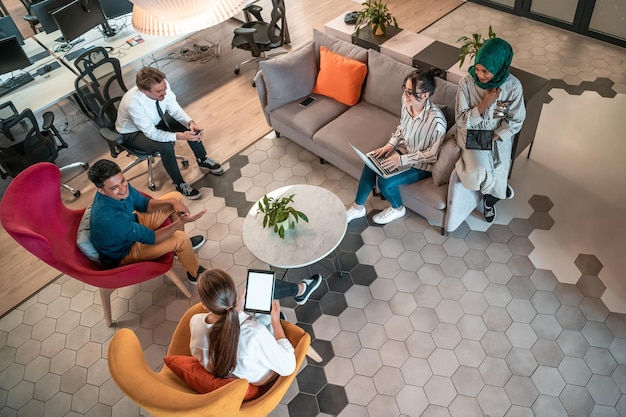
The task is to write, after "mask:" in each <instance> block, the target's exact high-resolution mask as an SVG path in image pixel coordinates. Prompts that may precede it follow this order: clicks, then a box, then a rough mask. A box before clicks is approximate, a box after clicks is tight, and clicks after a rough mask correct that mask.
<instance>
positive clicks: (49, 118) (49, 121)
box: [42, 111, 54, 130]
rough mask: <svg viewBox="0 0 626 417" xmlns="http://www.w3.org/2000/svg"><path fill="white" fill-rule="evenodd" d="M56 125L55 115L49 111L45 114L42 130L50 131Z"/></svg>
mask: <svg viewBox="0 0 626 417" xmlns="http://www.w3.org/2000/svg"><path fill="white" fill-rule="evenodd" d="M53 124H54V113H52V112H51V111H47V112H45V113H44V114H43V124H42V130H50V128H51V127H52V125H53Z"/></svg>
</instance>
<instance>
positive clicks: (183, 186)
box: [174, 182, 200, 200]
mask: <svg viewBox="0 0 626 417" xmlns="http://www.w3.org/2000/svg"><path fill="white" fill-rule="evenodd" d="M174 185H175V186H176V191H178V192H179V193H181V194H182V195H184V196H185V197H187V198H188V199H190V200H197V199H198V198H200V191H198V190H196V189H195V188H193V187H192V186H191V185H189V184H187V183H186V182H181V183H180V184H174Z"/></svg>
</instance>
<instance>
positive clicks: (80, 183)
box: [0, 0, 463, 316]
mask: <svg viewBox="0 0 626 417" xmlns="http://www.w3.org/2000/svg"><path fill="white" fill-rule="evenodd" d="M4 4H5V6H6V7H7V8H8V9H9V12H10V14H11V15H12V16H13V20H15V22H16V23H17V24H18V27H19V28H20V31H21V32H22V33H23V35H24V36H25V37H28V36H32V31H31V29H30V26H29V25H28V24H27V23H26V22H25V21H23V19H22V15H23V14H24V8H23V6H22V5H21V3H20V2H19V0H4ZM259 4H260V5H262V6H263V7H264V9H265V11H268V10H269V9H270V5H271V2H270V0H262V1H260V2H259ZM461 4H463V1H462V0H389V1H388V5H389V9H390V11H391V13H392V14H394V15H395V16H396V17H397V19H398V23H399V25H400V27H402V28H403V29H405V30H411V31H414V32H419V31H421V30H423V29H424V28H426V27H427V26H428V25H430V24H432V23H433V22H435V21H436V20H437V19H439V18H441V17H442V16H444V15H445V14H447V13H449V12H450V11H452V10H454V9H455V8H456V7H458V6H460V5H461ZM359 8H360V1H359V2H355V1H352V0H317V1H313V0H289V1H288V2H287V18H288V24H289V30H290V35H291V41H292V42H291V45H290V46H289V47H288V48H287V49H293V48H297V47H298V46H300V45H303V44H304V43H306V42H307V41H309V40H310V39H311V31H312V29H314V28H316V29H318V30H320V31H323V30H324V24H325V23H326V22H328V21H330V20H332V19H333V18H335V17H336V16H338V15H340V14H341V13H344V12H347V11H351V10H358V9H359ZM237 25H238V22H237V21H235V20H230V21H227V22H224V23H221V24H220V25H218V26H215V27H212V28H208V29H205V30H203V31H200V32H197V33H195V34H193V35H192V36H190V37H189V38H188V39H187V40H186V41H184V42H181V43H179V44H176V45H173V46H172V47H170V48H169V49H167V50H163V51H161V52H160V53H158V54H155V57H154V58H155V59H156V60H157V62H156V65H158V66H159V68H160V69H161V70H162V71H164V72H165V73H166V74H167V77H168V80H169V81H170V83H171V84H172V87H173V90H174V91H175V93H176V95H177V97H178V100H179V102H180V103H181V105H182V106H183V107H184V108H185V110H186V111H187V112H188V113H189V114H190V115H191V116H192V117H193V118H194V120H195V121H196V122H197V123H198V124H199V125H200V126H201V127H203V128H204V129H205V133H204V145H205V147H206V148H207V151H208V153H209V155H210V156H211V157H213V158H214V159H217V160H218V161H226V160H228V159H229V158H230V157H232V156H234V155H236V154H237V153H239V152H240V151H241V150H242V149H245V148H246V147H247V146H248V145H249V144H250V143H252V142H254V141H255V140H256V139H258V138H259V137H261V136H263V135H264V134H265V133H267V132H268V131H269V130H270V129H269V127H268V126H267V123H266V121H265V118H264V116H263V114H262V112H261V108H260V106H259V103H258V99H257V95H256V90H255V89H254V88H252V87H251V84H250V83H251V81H252V78H253V76H254V72H255V66H254V64H252V65H249V66H246V67H243V68H242V71H241V74H240V75H239V76H235V75H234V73H233V69H234V67H235V65H236V64H237V63H239V62H241V61H244V60H245V59H247V58H248V57H249V55H248V54H247V53H246V52H244V51H240V50H237V49H235V50H232V49H231V48H230V41H231V38H232V32H233V29H234V28H235V27H236V26H237ZM209 42H213V43H215V42H221V54H220V56H219V57H215V58H212V59H210V60H208V61H207V62H205V63H202V62H200V61H183V60H177V59H176V60H171V59H166V58H167V57H168V55H169V54H170V53H174V54H176V53H177V51H178V50H179V49H180V48H181V47H183V46H185V45H192V44H194V43H198V44H208V43H209ZM150 63H151V60H150V57H147V58H146V60H145V61H144V62H143V63H142V62H137V63H135V64H134V65H129V66H127V67H126V68H124V79H125V81H126V84H127V85H128V86H132V85H133V79H134V74H135V72H136V71H137V70H138V69H139V68H141V67H142V66H143V65H148V64H150ZM48 110H52V111H53V112H54V113H55V116H56V119H55V120H56V121H55V124H56V125H57V126H58V127H59V128H61V129H62V130H64V132H63V136H64V138H65V139H66V141H67V142H68V143H69V144H70V147H69V148H68V149H65V150H63V151H61V153H60V155H59V159H58V160H57V163H58V165H60V166H62V165H64V164H67V163H70V162H74V161H78V160H81V161H85V162H88V163H93V162H95V161H97V160H98V159H101V158H110V155H109V154H108V148H107V147H106V145H105V144H104V142H103V140H102V139H101V138H100V136H99V134H98V131H97V129H96V128H95V126H94V125H93V124H91V122H89V121H88V120H87V119H86V118H85V117H84V116H82V114H81V113H80V111H79V110H78V109H77V107H76V106H75V105H74V104H73V103H72V102H71V101H70V100H64V101H63V102H61V103H59V104H58V105H56V106H54V107H53V108H51V109H48ZM177 153H179V154H183V155H185V156H188V157H192V156H193V155H192V153H191V151H190V150H189V147H187V146H183V145H177ZM131 160H132V159H131V158H128V157H125V156H123V155H120V156H119V157H118V158H117V160H116V162H118V164H119V165H120V166H125V164H126V163H128V162H130V161H131ZM182 173H183V176H184V177H185V179H186V180H187V181H188V182H193V181H195V180H197V179H199V178H200V177H201V175H202V173H201V172H200V170H199V169H198V167H197V165H196V164H193V163H192V164H190V166H189V167H188V168H186V169H184V170H183V171H182ZM154 174H155V181H156V183H157V187H159V188H158V189H157V191H156V192H154V193H152V194H153V195H157V196H158V195H160V194H163V193H165V192H169V191H171V190H173V185H172V184H171V182H170V180H169V178H168V177H167V175H166V174H165V171H164V170H163V168H162V166H161V164H160V162H158V163H157V164H156V166H155V169H154ZM127 177H128V178H129V180H131V181H132V182H133V185H134V186H135V187H137V188H139V189H143V190H147V175H146V167H145V165H143V164H141V165H139V166H137V167H136V168H133V169H132V170H131V171H129V173H128V175H127ZM64 179H65V180H67V182H68V183H69V184H70V185H72V186H73V187H76V188H79V189H80V190H81V192H82V195H81V197H80V198H78V199H74V198H73V197H72V196H71V194H70V193H68V192H66V191H62V197H63V199H64V201H65V203H66V204H67V205H68V206H70V207H74V208H79V207H86V206H87V205H88V204H89V203H90V202H91V200H92V198H93V195H94V192H95V190H94V188H93V186H92V185H90V184H89V182H88V180H87V178H86V175H85V174H84V173H83V172H76V173H68V174H67V175H66V176H65V177H64ZM8 183H9V179H7V180H0V193H4V190H5V189H6V186H7V185H8ZM58 275H59V272H58V271H56V270H54V269H53V268H51V267H49V266H47V265H45V264H43V263H42V262H41V261H39V260H38V259H36V258H35V257H34V256H33V255H31V254H30V253H28V252H27V251H25V250H24V249H22V248H21V247H19V246H17V245H16V244H15V242H14V241H13V239H11V238H10V237H9V236H8V235H7V233H6V232H5V231H4V230H0V294H2V297H1V298H0V316H1V315H3V314H5V313H6V312H7V311H9V310H10V309H11V308H12V307H14V306H15V305H17V304H19V303H20V302H22V301H23V300H24V299H26V298H27V297H28V296H29V295H31V294H32V293H34V292H35V291H37V290H38V289H40V288H41V287H43V286H44V285H46V284H47V283H48V282H50V281H51V280H52V279H54V278H55V277H57V276H58Z"/></svg>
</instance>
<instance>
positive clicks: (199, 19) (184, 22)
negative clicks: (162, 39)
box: [132, 0, 249, 36]
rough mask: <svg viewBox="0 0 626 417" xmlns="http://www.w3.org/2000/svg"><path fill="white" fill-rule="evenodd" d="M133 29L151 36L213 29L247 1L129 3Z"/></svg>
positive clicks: (146, 0)
mask: <svg viewBox="0 0 626 417" xmlns="http://www.w3.org/2000/svg"><path fill="white" fill-rule="evenodd" d="M132 2H133V26H134V28H135V29H136V30H137V31H139V32H142V33H145V34H148V35H154V36H173V35H183V34H185V33H191V32H196V31H198V30H201V29H206V28H208V27H211V26H214V25H216V24H218V23H221V22H223V21H225V20H227V19H230V18H231V17H233V16H234V15H235V14H236V13H238V12H240V11H241V10H242V8H243V6H244V5H245V4H247V3H248V2H249V0H132Z"/></svg>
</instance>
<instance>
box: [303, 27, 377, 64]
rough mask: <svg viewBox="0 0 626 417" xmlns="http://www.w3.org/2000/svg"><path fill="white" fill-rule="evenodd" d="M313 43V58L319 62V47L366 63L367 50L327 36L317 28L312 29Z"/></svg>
mask: <svg viewBox="0 0 626 417" xmlns="http://www.w3.org/2000/svg"><path fill="white" fill-rule="evenodd" d="M313 43H314V44H315V59H316V60H317V62H318V63H319V62H320V47H321V46H324V47H326V48H327V49H328V50H329V51H333V52H336V53H338V54H340V55H343V56H345V57H346V58H350V59H356V60H357V61H361V62H363V63H365V64H367V50H366V49H364V48H361V47H360V46H357V45H352V44H351V43H348V42H345V41H342V40H341V39H337V38H335V37H332V36H329V35H327V34H325V33H323V32H320V31H319V30H317V29H313Z"/></svg>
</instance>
